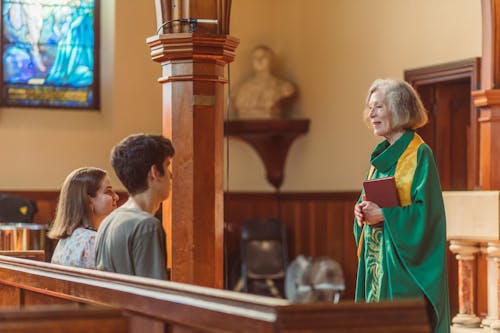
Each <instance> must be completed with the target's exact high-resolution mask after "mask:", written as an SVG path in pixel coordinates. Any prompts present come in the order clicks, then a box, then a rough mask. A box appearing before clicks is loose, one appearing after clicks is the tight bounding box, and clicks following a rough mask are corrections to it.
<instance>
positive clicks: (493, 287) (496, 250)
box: [483, 241, 500, 330]
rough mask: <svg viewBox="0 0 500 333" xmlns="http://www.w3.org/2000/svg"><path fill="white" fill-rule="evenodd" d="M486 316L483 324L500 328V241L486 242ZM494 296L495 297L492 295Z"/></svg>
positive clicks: (496, 328)
mask: <svg viewBox="0 0 500 333" xmlns="http://www.w3.org/2000/svg"><path fill="white" fill-rule="evenodd" d="M486 251H487V253H488V317H486V319H485V320H483V326H490V327H491V328H492V329H495V330H499V329H500V320H499V316H498V315H499V313H500V312H499V311H498V307H499V305H500V302H498V300H499V298H500V294H499V293H498V291H499V288H498V286H499V284H500V275H499V274H498V272H499V270H500V268H499V265H500V242H498V241H497V242H488V248H487V250H486ZM490 296H491V297H490ZM493 296H495V297H493Z"/></svg>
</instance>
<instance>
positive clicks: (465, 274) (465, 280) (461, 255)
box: [450, 240, 481, 327]
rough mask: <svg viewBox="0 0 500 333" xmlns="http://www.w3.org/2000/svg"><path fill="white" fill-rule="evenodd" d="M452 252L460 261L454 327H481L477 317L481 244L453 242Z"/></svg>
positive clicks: (462, 241)
mask: <svg viewBox="0 0 500 333" xmlns="http://www.w3.org/2000/svg"><path fill="white" fill-rule="evenodd" d="M450 250H451V252H453V253H455V254H456V258H457V260H458V314H457V315H456V316H455V317H454V318H453V320H452V323H453V325H457V326H463V327H479V325H480V324H481V320H480V319H479V318H478V317H477V316H476V315H475V313H474V308H475V304H474V303H475V276H476V274H475V270H476V269H475V268H476V254H477V253H478V252H479V251H480V248H479V243H478V242H475V241H469V240H451V241H450Z"/></svg>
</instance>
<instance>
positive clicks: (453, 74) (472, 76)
mask: <svg viewBox="0 0 500 333" xmlns="http://www.w3.org/2000/svg"><path fill="white" fill-rule="evenodd" d="M480 71H481V58H470V59H465V60H461V61H455V62H449V63H445V64H440V65H435V66H429V67H422V68H417V69H411V70H406V71H405V72H404V78H405V80H406V81H407V82H409V83H410V84H411V85H412V86H413V87H415V88H416V89H418V86H421V85H425V84H431V83H438V82H446V81H454V80H459V79H469V80H470V90H471V92H472V91H475V90H477V89H478V85H479V82H480ZM470 104H471V105H470V133H469V134H470V136H469V137H470V140H469V142H468V147H467V148H468V149H467V152H468V156H467V163H468V164H467V188H468V189H470V190H472V189H479V186H480V184H479V123H478V110H477V108H476V107H475V106H474V100H473V98H472V97H471V102H470Z"/></svg>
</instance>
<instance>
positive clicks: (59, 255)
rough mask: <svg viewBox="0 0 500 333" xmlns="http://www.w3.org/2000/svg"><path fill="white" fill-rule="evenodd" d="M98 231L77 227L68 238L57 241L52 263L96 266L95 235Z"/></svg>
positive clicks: (86, 266) (83, 266)
mask: <svg viewBox="0 0 500 333" xmlns="http://www.w3.org/2000/svg"><path fill="white" fill-rule="evenodd" d="M96 234H97V232H96V231H94V230H90V229H85V228H77V229H75V231H73V234H72V235H71V236H70V237H68V238H63V239H60V240H59V242H58V243H57V246H56V249H55V250H54V254H53V255H52V261H51V262H52V263H53V264H59V265H65V266H74V267H82V268H95V248H94V245H95V236H96Z"/></svg>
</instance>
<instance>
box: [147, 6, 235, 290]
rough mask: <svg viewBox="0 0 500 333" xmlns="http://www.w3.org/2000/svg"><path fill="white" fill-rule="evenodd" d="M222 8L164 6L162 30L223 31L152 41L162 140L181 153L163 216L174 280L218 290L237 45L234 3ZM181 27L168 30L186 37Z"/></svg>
mask: <svg viewBox="0 0 500 333" xmlns="http://www.w3.org/2000/svg"><path fill="white" fill-rule="evenodd" d="M223 2H224V4H221V0H189V1H188V0H184V1H181V0H178V1H168V0H167V1H165V0H157V1H156V5H157V8H156V13H157V16H158V15H162V19H161V20H160V19H157V25H158V26H161V22H166V20H168V19H178V18H199V19H217V20H218V24H217V25H213V26H212V25H208V24H207V25H203V24H201V25H199V26H198V27H197V30H196V31H195V32H179V33H176V32H173V33H167V34H160V35H156V36H152V37H150V38H148V39H147V43H148V45H149V46H150V48H151V57H152V59H153V60H154V61H156V62H159V63H160V64H161V66H162V77H161V78H160V79H159V82H160V83H161V84H162V85H163V134H164V135H165V136H167V137H170V138H172V142H173V144H174V146H175V149H176V154H175V157H174V159H173V162H172V172H173V182H172V196H171V199H170V200H169V201H168V202H166V203H164V210H163V219H164V221H163V223H164V227H165V229H166V232H167V243H168V244H167V247H168V250H167V251H168V253H169V266H170V267H171V278H172V280H173V281H178V282H184V283H192V284H197V285H202V286H208V287H215V288H222V287H223V285H224V280H223V276H224V274H223V272H224V265H223V263H224V258H223V255H224V254H223V245H224V244H223V235H224V229H223V200H224V198H223V174H224V171H223V169H224V165H223V139H224V105H225V98H224V84H225V83H226V79H225V77H224V75H225V65H226V64H227V63H229V62H231V61H233V59H234V52H235V49H236V47H237V45H238V39H236V38H234V37H231V36H228V35H227V34H226V32H227V27H228V22H227V21H225V20H228V18H229V15H228V13H226V12H225V10H227V11H228V10H229V4H230V1H223ZM174 5H175V6H174ZM165 6H167V7H165ZM168 6H172V7H168ZM221 11H222V12H221ZM177 28H179V27H177ZM177 28H175V27H170V25H167V26H166V27H165V30H164V31H172V29H173V30H174V31H175V30H180V31H184V30H185V29H184V28H183V27H180V28H179V29H177Z"/></svg>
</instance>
